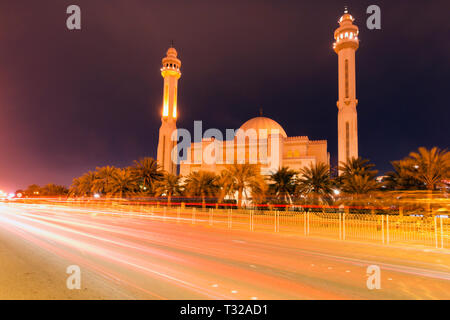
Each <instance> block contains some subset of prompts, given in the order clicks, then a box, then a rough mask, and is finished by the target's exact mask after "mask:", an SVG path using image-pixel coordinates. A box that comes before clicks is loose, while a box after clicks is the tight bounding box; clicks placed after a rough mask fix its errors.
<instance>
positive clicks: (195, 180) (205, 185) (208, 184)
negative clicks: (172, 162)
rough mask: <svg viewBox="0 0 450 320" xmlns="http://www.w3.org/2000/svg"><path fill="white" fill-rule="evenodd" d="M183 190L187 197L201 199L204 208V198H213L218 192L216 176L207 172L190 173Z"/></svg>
mask: <svg viewBox="0 0 450 320" xmlns="http://www.w3.org/2000/svg"><path fill="white" fill-rule="evenodd" d="M184 188H185V190H186V193H187V194H188V195H189V196H197V197H201V198H202V207H203V208H204V207H205V206H206V197H213V196H215V195H216V194H217V193H218V191H219V186H218V185H217V176H216V175H215V174H214V173H212V172H209V171H196V172H191V173H190V174H189V175H188V176H187V177H186V180H185V187H184Z"/></svg>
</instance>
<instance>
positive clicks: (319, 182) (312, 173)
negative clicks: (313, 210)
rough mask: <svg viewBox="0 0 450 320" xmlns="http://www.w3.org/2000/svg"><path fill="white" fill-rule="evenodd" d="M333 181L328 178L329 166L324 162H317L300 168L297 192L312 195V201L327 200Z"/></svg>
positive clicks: (328, 199)
mask: <svg viewBox="0 0 450 320" xmlns="http://www.w3.org/2000/svg"><path fill="white" fill-rule="evenodd" d="M332 186H333V183H332V181H331V178H330V167H329V166H328V165H326V164H325V163H321V162H320V163H317V164H314V165H311V166H309V167H304V168H302V169H301V170H300V173H299V179H298V187H297V193H300V194H303V195H306V196H312V198H313V201H314V202H315V199H317V200H318V201H319V202H329V201H330V199H331V197H330V196H331V192H332Z"/></svg>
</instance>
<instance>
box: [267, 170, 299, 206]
mask: <svg viewBox="0 0 450 320" xmlns="http://www.w3.org/2000/svg"><path fill="white" fill-rule="evenodd" d="M296 174H297V172H295V171H294V170H291V169H289V168H288V167H282V168H280V169H278V171H276V172H274V173H272V174H271V175H270V178H269V179H270V180H269V181H270V184H269V191H270V193H271V194H273V195H275V197H276V198H278V199H280V198H281V199H282V200H283V201H284V202H288V203H291V202H292V194H293V193H294V192H295V188H296V180H295V178H296Z"/></svg>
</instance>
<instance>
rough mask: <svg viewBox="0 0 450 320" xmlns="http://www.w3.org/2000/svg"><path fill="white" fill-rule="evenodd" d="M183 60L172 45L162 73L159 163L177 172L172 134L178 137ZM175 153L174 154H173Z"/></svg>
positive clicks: (163, 64) (166, 169)
mask: <svg viewBox="0 0 450 320" xmlns="http://www.w3.org/2000/svg"><path fill="white" fill-rule="evenodd" d="M180 68H181V61H180V60H179V59H178V58H177V50H175V48H173V47H170V48H169V50H167V56H166V57H164V58H163V59H162V68H161V75H162V77H163V78H164V95H163V97H164V98H163V107H162V117H161V122H162V123H161V127H160V128H159V142H158V157H157V161H158V164H159V165H160V166H161V167H162V169H163V170H165V171H167V172H169V173H172V174H177V162H176V160H177V150H176V145H177V141H172V135H175V137H176V130H177V124H176V122H177V91H178V79H180V77H181V72H180ZM172 154H173V156H172Z"/></svg>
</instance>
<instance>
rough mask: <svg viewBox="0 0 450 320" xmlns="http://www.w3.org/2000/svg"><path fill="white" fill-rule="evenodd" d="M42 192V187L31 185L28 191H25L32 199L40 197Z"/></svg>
mask: <svg viewBox="0 0 450 320" xmlns="http://www.w3.org/2000/svg"><path fill="white" fill-rule="evenodd" d="M40 192H41V187H40V186H38V185H37V184H32V185H29V186H28V188H27V190H25V194H26V195H27V196H30V197H35V196H37V195H39V194H40Z"/></svg>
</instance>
